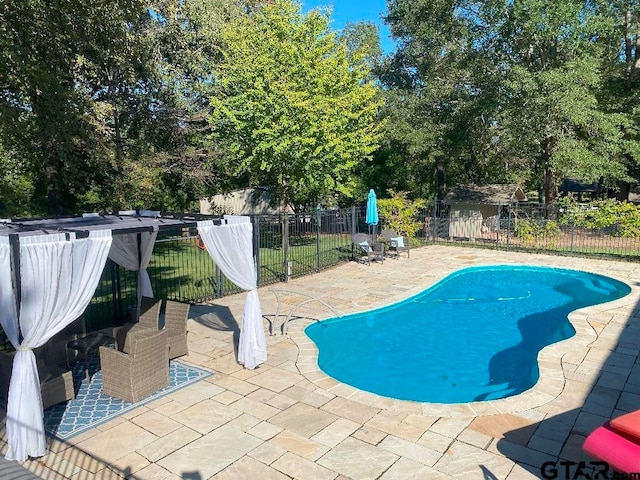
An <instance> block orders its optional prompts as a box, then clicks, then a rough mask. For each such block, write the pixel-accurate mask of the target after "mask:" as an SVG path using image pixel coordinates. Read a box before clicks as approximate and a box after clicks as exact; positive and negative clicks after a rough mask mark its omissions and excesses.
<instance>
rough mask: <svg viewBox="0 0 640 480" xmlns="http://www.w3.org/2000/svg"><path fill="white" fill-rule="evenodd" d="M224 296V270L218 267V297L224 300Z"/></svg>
mask: <svg viewBox="0 0 640 480" xmlns="http://www.w3.org/2000/svg"><path fill="white" fill-rule="evenodd" d="M223 296H224V289H223V288H222V270H220V267H218V265H216V297H217V298H222V297H223Z"/></svg>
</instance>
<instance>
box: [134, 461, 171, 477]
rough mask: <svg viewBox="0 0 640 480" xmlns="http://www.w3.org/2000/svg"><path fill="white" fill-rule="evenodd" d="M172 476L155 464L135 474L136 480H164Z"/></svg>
mask: <svg viewBox="0 0 640 480" xmlns="http://www.w3.org/2000/svg"><path fill="white" fill-rule="evenodd" d="M171 475H173V474H172V473H171V472H170V471H169V470H166V469H164V468H162V467H161V466H160V465H156V464H155V463H152V464H150V465H149V466H147V467H145V468H143V469H142V470H139V471H137V472H136V475H135V479H136V480H165V479H167V478H168V477H170V476H171Z"/></svg>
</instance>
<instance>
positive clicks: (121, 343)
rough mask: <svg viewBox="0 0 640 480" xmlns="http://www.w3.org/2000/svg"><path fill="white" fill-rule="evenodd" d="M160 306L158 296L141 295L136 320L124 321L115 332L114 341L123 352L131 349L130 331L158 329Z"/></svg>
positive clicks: (160, 302)
mask: <svg viewBox="0 0 640 480" xmlns="http://www.w3.org/2000/svg"><path fill="white" fill-rule="evenodd" d="M161 306H162V300H160V299H159V298H151V297H142V302H141V303H140V314H139V315H138V321H137V322H132V323H125V324H124V325H123V326H122V327H120V328H119V329H118V331H117V332H116V343H117V345H118V349H119V350H121V351H123V352H125V353H129V351H130V350H131V337H130V335H131V334H132V333H135V332H140V331H142V330H147V329H152V330H158V328H159V326H158V319H159V317H160V307H161Z"/></svg>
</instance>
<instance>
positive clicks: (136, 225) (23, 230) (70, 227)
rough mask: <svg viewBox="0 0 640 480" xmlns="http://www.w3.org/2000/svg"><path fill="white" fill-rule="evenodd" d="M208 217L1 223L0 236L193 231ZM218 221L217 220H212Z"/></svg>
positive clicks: (104, 217)
mask: <svg viewBox="0 0 640 480" xmlns="http://www.w3.org/2000/svg"><path fill="white" fill-rule="evenodd" d="M213 218H214V217H213V216H211V215H207V216H205V215H184V216H180V218H178V217H174V216H145V215H138V214H136V213H133V214H126V215H124V214H104V215H101V214H87V215H85V216H82V217H64V218H44V219H23V220H4V221H3V220H0V236H9V235H14V234H15V235H18V236H25V235H47V234H52V233H65V232H69V233H71V232H74V233H76V235H77V236H79V237H82V236H87V235H88V234H89V232H90V231H93V230H104V229H110V230H111V232H112V234H113V235H118V234H125V233H137V232H152V231H161V230H175V229H179V228H187V227H194V226H196V223H197V221H198V220H204V219H213ZM215 218H219V217H215Z"/></svg>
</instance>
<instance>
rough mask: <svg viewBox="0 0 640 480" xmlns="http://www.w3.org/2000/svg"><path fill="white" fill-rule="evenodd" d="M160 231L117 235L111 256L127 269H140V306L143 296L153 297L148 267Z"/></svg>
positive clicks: (114, 238) (112, 245) (110, 252)
mask: <svg viewBox="0 0 640 480" xmlns="http://www.w3.org/2000/svg"><path fill="white" fill-rule="evenodd" d="M138 235H140V252H139V254H138ZM157 236H158V232H142V233H139V234H138V233H127V234H123V235H115V236H114V237H113V243H112V244H111V250H110V251H109V258H110V259H111V260H113V261H114V262H116V263H117V264H118V265H120V266H121V267H124V268H126V269H127V270H134V271H136V270H137V271H138V306H140V302H141V301H142V297H153V289H152V288H151V279H150V278H149V274H148V273H147V267H148V266H149V262H151V254H152V253H153V245H154V244H155V242H156V237H157Z"/></svg>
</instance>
